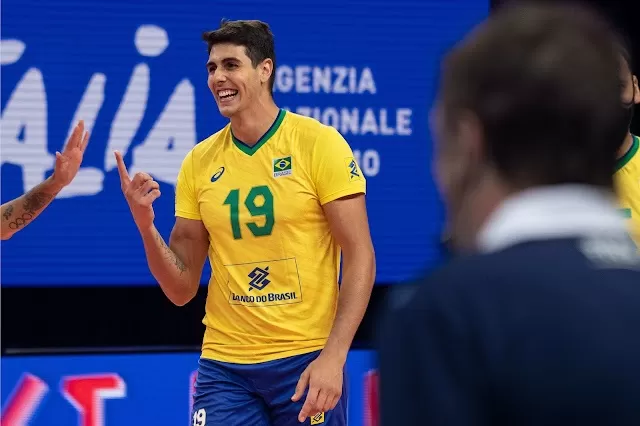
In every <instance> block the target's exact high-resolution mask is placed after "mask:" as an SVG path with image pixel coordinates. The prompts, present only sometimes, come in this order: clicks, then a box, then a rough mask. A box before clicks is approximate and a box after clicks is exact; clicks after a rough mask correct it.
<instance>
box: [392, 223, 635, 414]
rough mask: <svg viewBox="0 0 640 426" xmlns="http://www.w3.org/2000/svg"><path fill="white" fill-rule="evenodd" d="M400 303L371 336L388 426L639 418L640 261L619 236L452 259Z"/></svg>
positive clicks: (531, 244) (550, 241) (539, 242)
mask: <svg viewBox="0 0 640 426" xmlns="http://www.w3.org/2000/svg"><path fill="white" fill-rule="evenodd" d="M585 223H586V222H585ZM534 228H535V226H534ZM586 231H588V230H586ZM401 303H402V305H401V306H396V307H395V308H394V309H393V311H392V312H391V313H390V314H389V315H388V318H387V319H386V321H385V322H384V325H383V326H382V328H381V332H380V336H379V337H380V339H379V362H380V365H379V366H380V395H381V418H382V424H383V425H384V426H395V425H397V426H410V425H425V426H440V425H451V426H467V425H478V426H480V425H482V426H484V425H487V426H489V425H491V426H499V425H519V426H526V425H544V426H551V425H562V426H567V425H579V426H587V425H602V426H617V425H629V426H631V425H640V258H639V257H638V255H637V250H636V248H635V247H634V246H633V245H632V243H631V241H630V239H629V237H628V236H627V235H626V234H620V233H615V232H614V233H606V232H605V233H603V232H600V233H595V234H590V233H589V232H585V233H584V235H583V236H576V237H560V238H538V239H532V240H530V241H528V240H527V239H526V238H525V239H523V240H521V241H517V242H514V243H513V244H510V245H507V246H505V247H501V248H499V249H497V250H493V251H490V252H487V253H483V254H477V255H471V256H466V257H461V258H457V259H454V260H452V261H451V262H450V263H448V264H447V265H446V266H444V267H442V268H441V269H440V270H438V271H436V272H434V273H432V274H431V275H430V276H428V277H427V278H424V279H423V280H420V281H419V282H418V285H417V289H416V290H415V291H414V292H413V293H412V294H411V295H410V296H409V297H405V300H404V301H403V302H401Z"/></svg>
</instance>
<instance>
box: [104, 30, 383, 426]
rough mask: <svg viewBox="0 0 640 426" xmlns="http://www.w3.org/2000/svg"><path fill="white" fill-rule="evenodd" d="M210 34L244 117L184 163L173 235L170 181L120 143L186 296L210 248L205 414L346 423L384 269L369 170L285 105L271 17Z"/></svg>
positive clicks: (231, 99)
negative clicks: (142, 167) (162, 199)
mask: <svg viewBox="0 0 640 426" xmlns="http://www.w3.org/2000/svg"><path fill="white" fill-rule="evenodd" d="M204 40H205V41H206V42H207V46H208V51H209V60H208V62H207V64H206V69H207V72H208V85H209V89H210V90H211V92H212V93H213V97H214V99H215V101H216V103H217V105H218V108H219V110H220V113H221V114H222V115H223V116H224V117H227V118H229V119H230V123H229V124H228V125H226V126H225V127H224V128H223V129H222V130H220V131H219V132H217V133H215V134H214V135H212V136H210V137H209V138H207V139H205V140H204V141H202V142H201V143H199V144H198V145H197V146H195V147H194V148H193V149H192V151H191V152H190V153H189V154H188V155H187V157H186V158H185V160H184V162H183V163H182V167H181V169H180V173H179V175H178V180H177V184H176V211H175V215H176V222H175V225H174V228H173V231H172V232H171V237H170V239H169V245H168V246H167V244H165V242H164V239H163V238H162V236H160V234H159V233H158V231H157V230H156V228H155V226H154V224H153V220H154V211H153V208H152V203H153V201H154V200H155V199H156V198H157V197H159V196H160V191H159V185H158V183H157V182H155V181H154V180H153V179H152V178H151V176H149V175H148V174H147V173H137V174H136V175H135V176H133V177H132V178H131V177H129V174H128V172H127V170H126V168H125V165H124V162H123V160H122V156H121V155H120V153H116V159H117V161H118V170H119V171H120V177H121V182H122V190H123V192H124V194H125V198H126V200H127V202H128V203H129V206H130V209H131V213H132V215H133V218H134V220H135V222H136V225H137V226H138V230H139V232H140V235H141V236H142V240H143V242H144V248H145V251H146V256H147V262H148V264H149V268H150V270H151V272H152V274H153V276H154V277H155V278H156V279H157V280H158V282H159V284H160V287H161V288H162V290H163V291H164V293H165V294H166V295H167V297H168V298H169V299H170V300H171V301H172V302H173V303H175V304H176V305H184V304H185V303H187V302H189V301H190V300H191V299H192V298H193V297H194V296H195V294H196V292H197V291H198V287H199V283H200V276H201V274H202V268H203V265H204V261H205V258H206V256H207V252H208V253H209V260H210V262H211V265H212V269H213V273H212V276H211V279H210V281H209V287H208V296H207V302H206V308H205V311H206V313H205V318H204V324H205V325H206V331H205V335H204V340H203V345H202V356H201V359H200V362H199V368H198V378H197V381H196V385H195V397H194V403H193V412H192V419H193V425H194V426H204V425H216V426H217V425H226V426H233V425H272V426H287V425H294V424H299V423H301V422H304V423H305V424H311V425H320V424H322V425H331V426H333V425H335V426H342V425H346V421H347V391H346V387H345V386H346V380H345V378H344V377H343V374H344V367H345V362H346V359H347V354H348V352H349V348H350V346H351V343H352V340H353V337H354V335H355V332H356V330H357V328H358V326H359V324H360V322H361V320H362V318H363V315H364V312H365V310H366V307H367V304H368V301H369V298H370V295H371V290H372V287H373V282H374V277H375V257H374V251H373V245H372V242H371V237H370V232H369V225H368V219H367V211H366V205H365V188H366V185H365V178H364V176H363V175H362V172H361V170H360V168H359V167H358V165H357V164H356V161H355V159H354V156H353V153H352V151H351V148H350V147H349V145H348V144H347V142H346V141H345V140H344V139H343V137H342V136H341V135H340V134H339V133H338V131H337V130H335V129H334V128H332V127H329V126H325V125H323V124H321V123H320V122H318V121H316V120H314V119H312V118H308V117H304V116H301V115H297V114H294V113H291V112H287V111H285V110H283V109H281V108H279V107H278V106H277V105H276V104H275V102H274V100H273V96H272V89H273V83H274V77H275V66H276V61H275V50H274V41H273V34H272V33H271V30H270V29H269V26H268V25H267V24H266V23H264V22H260V21H231V22H229V21H227V22H223V23H222V25H221V26H220V28H219V29H217V30H215V31H211V32H207V33H205V34H204ZM341 253H342V256H343V267H342V272H343V273H342V280H341V284H340V285H339V283H338V276H339V270H340V258H341ZM305 395H306V396H305Z"/></svg>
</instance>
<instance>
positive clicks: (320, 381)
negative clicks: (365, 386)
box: [291, 353, 344, 423]
mask: <svg viewBox="0 0 640 426" xmlns="http://www.w3.org/2000/svg"><path fill="white" fill-rule="evenodd" d="M343 369H344V362H342V360H341V359H338V358H336V357H332V356H330V355H327V354H324V353H320V355H319V356H318V358H316V359H315V360H314V361H313V362H312V363H311V364H309V366H308V367H307V368H306V369H305V370H304V371H303V372H302V375H300V380H298V385H297V386H296V392H295V394H294V395H293V397H291V400H292V401H293V402H296V401H299V400H300V398H302V395H304V391H305V389H307V387H308V388H309V392H308V393H307V399H306V400H305V401H304V405H303V406H302V410H300V414H298V421H299V422H300V423H302V422H304V421H305V420H306V419H307V417H311V416H314V415H316V414H318V413H323V412H326V411H329V410H333V409H334V408H335V406H336V404H337V403H338V401H339V400H340V397H341V396H342V380H343V378H342V371H343Z"/></svg>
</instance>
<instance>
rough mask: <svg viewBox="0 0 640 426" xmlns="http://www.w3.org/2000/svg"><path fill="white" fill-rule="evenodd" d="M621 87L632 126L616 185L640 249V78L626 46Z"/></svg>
mask: <svg viewBox="0 0 640 426" xmlns="http://www.w3.org/2000/svg"><path fill="white" fill-rule="evenodd" d="M620 52H621V57H622V60H621V67H620V87H621V88H622V104H623V105H624V107H625V109H626V111H627V115H628V123H627V127H626V134H625V137H624V141H623V143H622V146H621V147H620V150H619V152H618V162H617V163H616V171H615V174H614V181H615V186H616V192H617V194H618V199H619V200H620V207H621V211H622V214H623V215H624V216H625V217H626V218H627V219H629V224H630V226H631V234H632V236H633V238H634V240H635V242H636V245H637V246H638V247H639V248H640V153H638V151H639V149H640V137H638V136H637V135H633V134H632V133H631V122H632V121H633V113H634V110H635V106H636V105H637V104H640V89H639V88H638V77H636V76H635V75H634V74H633V72H632V67H631V55H630V54H629V51H628V49H626V48H625V47H624V46H621V47H620Z"/></svg>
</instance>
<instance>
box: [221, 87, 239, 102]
mask: <svg viewBox="0 0 640 426" xmlns="http://www.w3.org/2000/svg"><path fill="white" fill-rule="evenodd" d="M237 95H238V91H237V90H231V89H224V90H220V91H218V98H219V99H220V100H221V101H230V100H232V99H233V98H235V97H236V96H237Z"/></svg>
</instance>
